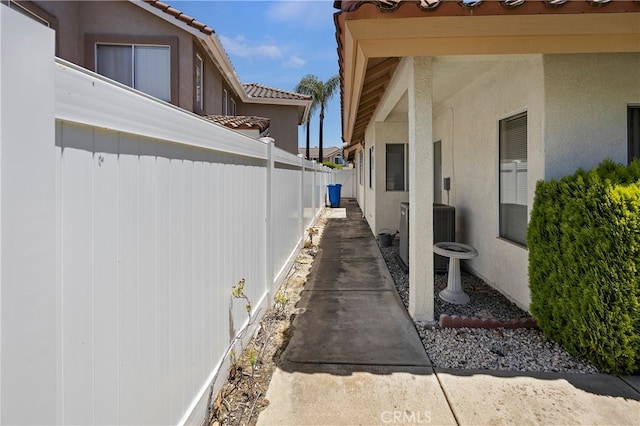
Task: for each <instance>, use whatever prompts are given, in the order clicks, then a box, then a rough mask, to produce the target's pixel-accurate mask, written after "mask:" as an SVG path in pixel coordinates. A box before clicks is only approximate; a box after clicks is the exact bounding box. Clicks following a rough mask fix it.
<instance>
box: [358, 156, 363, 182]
mask: <svg viewBox="0 0 640 426" xmlns="http://www.w3.org/2000/svg"><path fill="white" fill-rule="evenodd" d="M358 169H359V170H358V172H359V175H358V176H359V181H360V185H364V150H360V151H358Z"/></svg>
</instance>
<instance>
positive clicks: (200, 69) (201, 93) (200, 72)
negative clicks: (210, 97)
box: [195, 54, 204, 111]
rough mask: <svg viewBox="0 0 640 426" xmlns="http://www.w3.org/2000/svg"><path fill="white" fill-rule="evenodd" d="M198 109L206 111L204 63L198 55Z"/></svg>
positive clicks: (196, 93) (196, 79)
mask: <svg viewBox="0 0 640 426" xmlns="http://www.w3.org/2000/svg"><path fill="white" fill-rule="evenodd" d="M195 83H196V87H195V96H196V107H197V108H198V110H200V111H204V61H203V60H202V57H201V56H200V55H198V54H196V78H195Z"/></svg>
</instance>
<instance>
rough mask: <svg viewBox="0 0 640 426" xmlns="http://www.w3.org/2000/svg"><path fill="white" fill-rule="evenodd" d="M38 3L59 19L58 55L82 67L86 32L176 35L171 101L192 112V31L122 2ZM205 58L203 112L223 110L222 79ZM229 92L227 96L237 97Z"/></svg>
mask: <svg viewBox="0 0 640 426" xmlns="http://www.w3.org/2000/svg"><path fill="white" fill-rule="evenodd" d="M36 3H37V4H38V6H40V7H41V8H42V9H44V10H46V11H47V12H49V13H51V14H52V15H54V16H55V17H56V19H57V20H58V31H57V32H58V56H60V57H61V58H63V59H66V60H68V61H70V62H73V63H76V64H79V65H81V66H88V62H90V61H89V59H88V58H85V34H109V35H114V34H127V35H137V36H175V37H177V38H178V62H179V65H178V75H177V76H176V79H177V82H178V99H176V100H172V103H174V104H176V105H178V106H180V107H182V108H184V109H186V110H188V111H193V110H194V109H193V91H194V45H193V43H194V39H193V37H192V36H191V34H189V33H187V32H186V31H183V30H181V29H180V28H178V27H177V26H175V25H173V24H171V23H169V22H167V21H165V20H163V19H161V18H159V17H156V16H154V15H153V14H151V13H149V12H147V11H145V10H143V9H142V8H140V7H138V6H136V5H133V4H131V3H129V2H121V1H99V2H94V1H92V2H68V1H55V2H53V1H38V2H36ZM203 59H204V60H205V78H204V84H205V86H204V88H205V98H204V99H205V112H206V113H207V114H221V113H222V90H223V78H222V76H221V74H220V72H219V71H218V68H217V67H216V66H215V65H214V64H213V63H212V62H209V61H207V56H204V57H203ZM229 92H230V96H232V97H233V98H234V99H235V98H236V97H235V95H233V94H232V93H231V91H229Z"/></svg>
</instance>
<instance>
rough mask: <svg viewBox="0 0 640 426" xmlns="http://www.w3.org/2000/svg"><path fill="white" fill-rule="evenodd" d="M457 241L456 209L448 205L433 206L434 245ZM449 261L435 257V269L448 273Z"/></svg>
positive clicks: (437, 255) (435, 255)
mask: <svg viewBox="0 0 640 426" xmlns="http://www.w3.org/2000/svg"><path fill="white" fill-rule="evenodd" d="M455 240H456V208H455V207H453V206H447V205H446V204H434V205H433V243H434V244H435V243H439V242H442V241H455ZM448 267H449V259H448V258H446V257H443V256H440V255H439V254H435V253H434V255H433V269H434V270H435V271H436V272H438V273H444V272H447V270H448Z"/></svg>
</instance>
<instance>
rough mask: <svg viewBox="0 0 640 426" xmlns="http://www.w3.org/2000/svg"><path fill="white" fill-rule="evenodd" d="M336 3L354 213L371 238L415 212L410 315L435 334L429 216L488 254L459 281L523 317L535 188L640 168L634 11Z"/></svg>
mask: <svg viewBox="0 0 640 426" xmlns="http://www.w3.org/2000/svg"><path fill="white" fill-rule="evenodd" d="M334 5H335V7H336V8H337V9H338V12H337V13H336V14H335V17H334V19H335V24H336V30H337V35H336V37H337V40H338V51H339V63H340V76H341V79H342V84H341V89H342V91H341V96H342V126H343V139H344V141H345V145H346V149H345V152H346V153H347V154H346V155H347V156H348V158H349V160H353V161H354V163H355V164H356V167H357V169H358V170H357V173H358V178H357V180H358V182H357V198H358V202H359V204H360V206H361V207H362V210H363V212H364V214H365V216H366V218H367V220H368V222H369V224H370V226H371V229H372V231H373V232H378V231H379V230H380V229H382V228H388V229H397V227H398V226H399V225H398V224H399V222H400V203H403V202H409V211H410V220H409V253H408V256H409V274H410V294H411V295H410V307H409V311H410V314H411V315H412V316H413V318H414V319H415V320H420V321H432V320H434V318H433V315H434V310H433V297H434V294H433V277H434V265H433V251H432V250H433V246H432V242H433V235H434V231H433V226H432V220H433V208H432V205H433V204H434V203H445V204H447V203H448V204H450V205H452V206H454V207H455V209H456V216H455V224H456V230H455V235H456V240H457V241H458V242H463V243H467V244H470V245H472V246H473V247H475V248H476V249H477V250H478V252H479V256H478V257H476V258H474V259H471V260H468V261H465V266H466V268H467V269H468V270H469V271H470V272H472V273H474V274H476V275H478V276H480V277H481V278H483V279H484V280H485V281H486V282H487V283H489V284H490V285H492V286H494V287H495V288H496V289H498V290H499V291H500V292H502V293H503V294H505V295H506V296H507V297H509V298H510V299H511V300H513V301H514V302H516V303H517V304H518V305H519V306H521V307H523V308H525V309H526V308H528V306H529V303H530V296H529V287H528V277H527V269H528V252H527V247H526V226H527V223H528V218H529V215H530V212H531V208H532V205H533V197H534V190H535V185H536V182H537V181H538V180H546V179H551V178H557V177H560V176H563V175H565V174H569V173H572V172H574V171H575V169H576V168H578V167H584V168H590V167H592V166H594V165H596V164H598V163H599V162H600V161H601V160H603V159H605V158H611V159H613V160H614V161H617V162H621V163H626V162H627V161H629V159H630V158H631V157H633V156H638V155H639V154H638V153H639V152H640V137H639V136H638V134H639V133H640V132H637V131H636V132H635V133H634V131H633V129H634V128H635V129H640V3H638V2H634V1H608V0H597V1H596V0H593V1H566V0H550V1H534V0H527V1H524V0H511V1H473V2H472V1H462V2H457V1H447V2H444V1H438V0H417V1H399V0H381V1H375V2H363V1H336V2H335V4H334ZM634 153H635V154H634ZM391 174H393V176H391ZM445 179H447V181H448V182H447V183H448V186H449V190H445V188H444V187H443V183H444V182H445Z"/></svg>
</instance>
